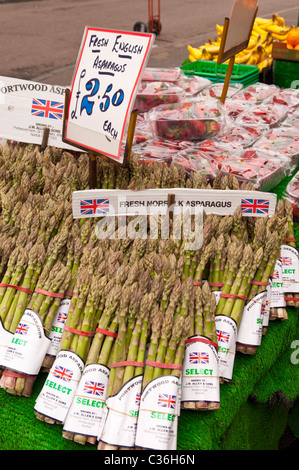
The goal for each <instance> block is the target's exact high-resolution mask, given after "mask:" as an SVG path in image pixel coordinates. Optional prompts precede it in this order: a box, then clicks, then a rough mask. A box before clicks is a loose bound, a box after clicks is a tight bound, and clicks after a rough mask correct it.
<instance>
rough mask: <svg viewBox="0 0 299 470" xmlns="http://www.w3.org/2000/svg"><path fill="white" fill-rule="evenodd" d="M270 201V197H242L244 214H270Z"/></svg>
mask: <svg viewBox="0 0 299 470" xmlns="http://www.w3.org/2000/svg"><path fill="white" fill-rule="evenodd" d="M269 207H270V201H269V200H268V199H242V200H241V210H242V213H243V214H268V213H269Z"/></svg>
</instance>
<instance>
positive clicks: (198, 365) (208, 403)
mask: <svg viewBox="0 0 299 470" xmlns="http://www.w3.org/2000/svg"><path fill="white" fill-rule="evenodd" d="M191 281H192V278H191ZM194 301H195V302H194V316H193V322H192V325H191V328H190V336H189V338H188V339H187V341H186V346H185V353H184V363H183V372H182V401H181V408H183V409H197V410H199V409H200V410H211V409H218V408H219V407H220V382H219V371H218V345H217V333H216V324H215V311H216V297H215V294H214V292H213V291H212V289H211V288H210V285H209V283H208V282H205V283H204V284H203V287H202V288H201V287H200V286H196V287H195V288H194Z"/></svg>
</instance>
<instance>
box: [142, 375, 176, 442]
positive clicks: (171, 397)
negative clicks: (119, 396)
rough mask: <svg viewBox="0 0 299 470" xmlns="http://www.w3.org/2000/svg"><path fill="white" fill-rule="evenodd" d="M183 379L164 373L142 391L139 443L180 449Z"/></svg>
mask: <svg viewBox="0 0 299 470" xmlns="http://www.w3.org/2000/svg"><path fill="white" fill-rule="evenodd" d="M178 394H179V379H178V378H177V377H172V376H170V375H164V376H161V377H158V378H156V379H153V380H152V381H151V382H150V383H149V384H148V385H147V386H146V388H145V389H144V391H143V393H142V395H141V401H140V411H139V418H138V424H137V433H136V446H138V447H142V448H146V449H156V450H176V446H177V426H178V414H177V407H178V406H177V403H178Z"/></svg>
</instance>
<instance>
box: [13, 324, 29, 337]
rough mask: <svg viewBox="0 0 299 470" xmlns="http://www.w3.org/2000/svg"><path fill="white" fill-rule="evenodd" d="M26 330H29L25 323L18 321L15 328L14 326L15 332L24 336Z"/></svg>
mask: <svg viewBox="0 0 299 470" xmlns="http://www.w3.org/2000/svg"><path fill="white" fill-rule="evenodd" d="M28 330H29V326H28V325H26V323H19V324H18V326H17V328H16V331H15V333H16V334H17V335H24V336H26V335H27V333H28Z"/></svg>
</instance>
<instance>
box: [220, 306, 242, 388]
mask: <svg viewBox="0 0 299 470" xmlns="http://www.w3.org/2000/svg"><path fill="white" fill-rule="evenodd" d="M215 324H216V330H217V340H218V348H219V349H218V359H219V376H220V377H222V378H223V379H226V380H231V379H232V376H233V369H234V362H235V355H236V342H237V324H236V322H235V321H234V320H233V319H232V318H230V317H228V316H226V315H217V316H216V318H215Z"/></svg>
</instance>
